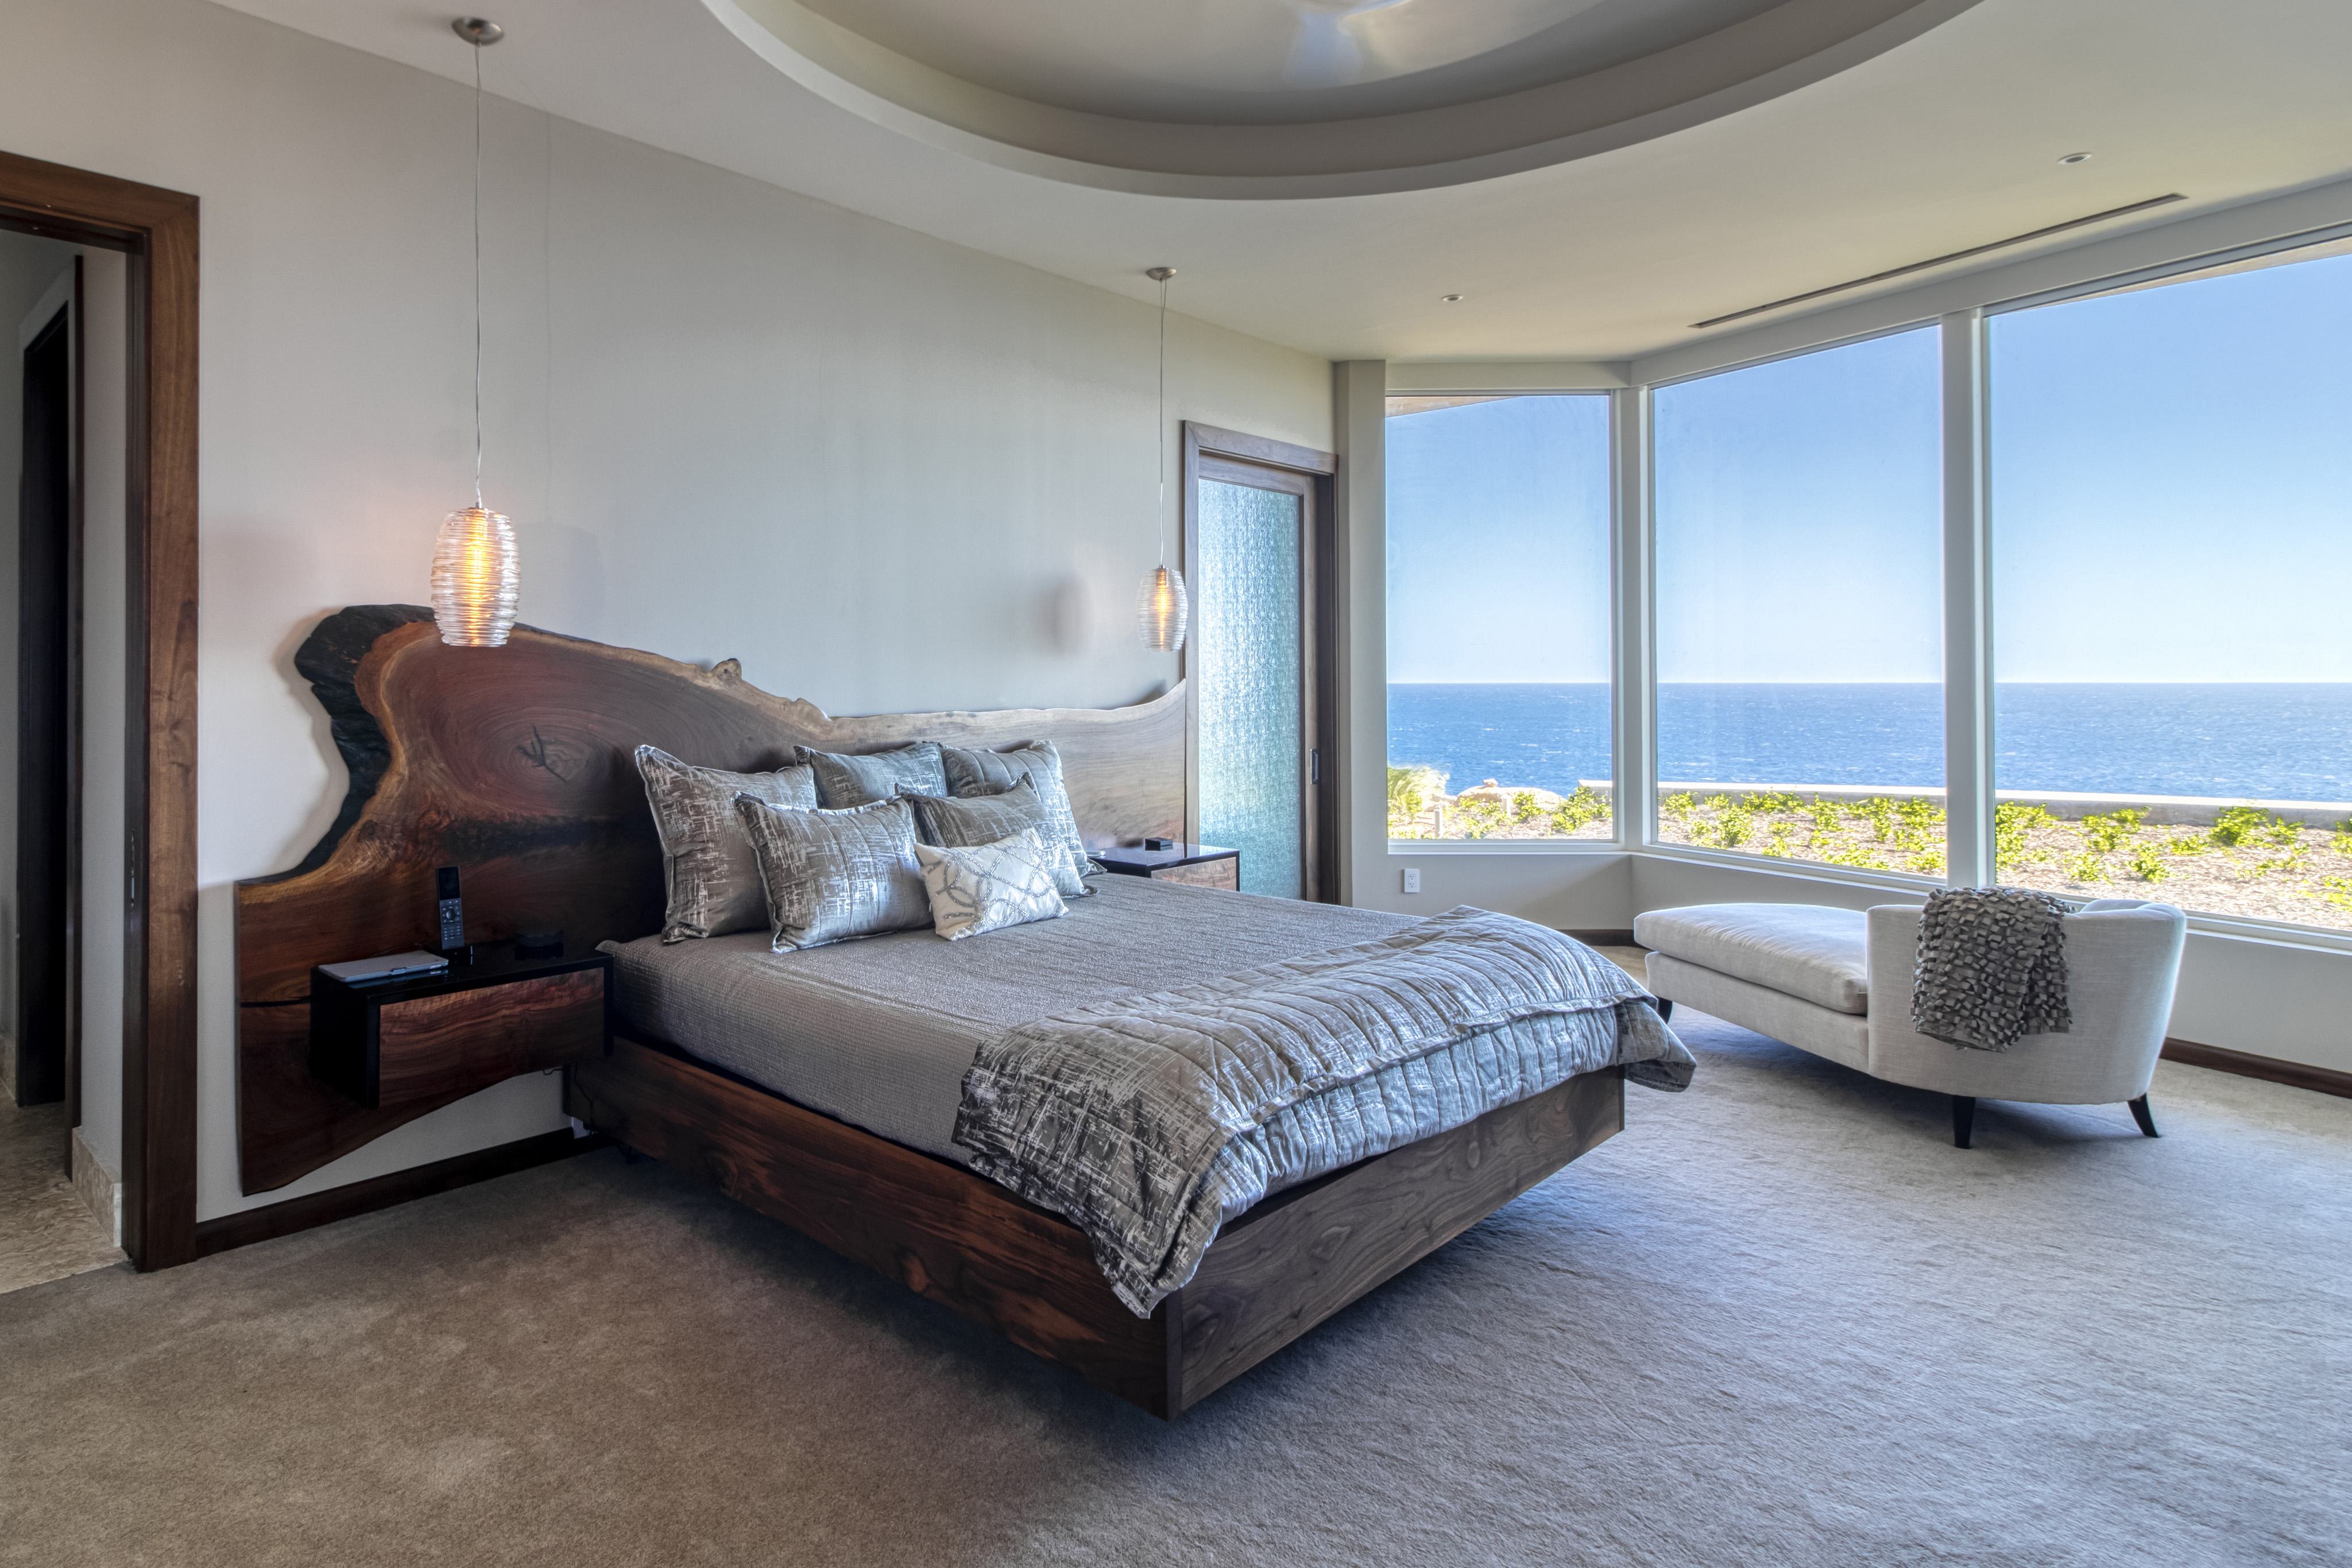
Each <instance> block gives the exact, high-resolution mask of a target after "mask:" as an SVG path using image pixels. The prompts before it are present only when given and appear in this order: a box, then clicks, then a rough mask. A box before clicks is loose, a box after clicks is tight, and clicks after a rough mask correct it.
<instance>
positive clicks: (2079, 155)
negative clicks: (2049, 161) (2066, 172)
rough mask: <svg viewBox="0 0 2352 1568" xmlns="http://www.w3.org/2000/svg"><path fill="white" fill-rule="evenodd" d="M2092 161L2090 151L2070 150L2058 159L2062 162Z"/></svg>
mask: <svg viewBox="0 0 2352 1568" xmlns="http://www.w3.org/2000/svg"><path fill="white" fill-rule="evenodd" d="M2090 161H2091V155H2090V154H2089V153H2088V152H2069V153H2067V154H2066V156H2064V157H2063V158H2061V159H2059V160H2058V162H2061V163H2087V162H2090Z"/></svg>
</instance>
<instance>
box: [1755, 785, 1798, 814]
mask: <svg viewBox="0 0 2352 1568" xmlns="http://www.w3.org/2000/svg"><path fill="white" fill-rule="evenodd" d="M1801 804H1802V802H1801V801H1800V800H1798V799H1797V797H1796V796H1794V795H1793V794H1790V792H1789V791H1787V790H1785V789H1782V790H1771V789H1766V790H1761V791H1759V792H1758V793H1756V794H1753V795H1750V796H1748V810H1751V811H1759V812H1765V813H1778V812H1781V811H1794V810H1798V809H1799V808H1800V806H1801Z"/></svg>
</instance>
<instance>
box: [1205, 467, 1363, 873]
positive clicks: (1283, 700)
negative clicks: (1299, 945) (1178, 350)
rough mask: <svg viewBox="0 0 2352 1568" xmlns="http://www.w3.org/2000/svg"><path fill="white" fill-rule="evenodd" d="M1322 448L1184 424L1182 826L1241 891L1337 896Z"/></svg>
mask: <svg viewBox="0 0 2352 1568" xmlns="http://www.w3.org/2000/svg"><path fill="white" fill-rule="evenodd" d="M1337 467H1338V463H1337V460H1336V459H1334V458H1333V457H1332V455H1330V454H1329V453H1326V452H1317V451H1315V450H1313V449H1312V448H1309V447H1303V446H1295V445H1291V444H1287V443H1285V442H1278V441H1270V440H1267V439H1265V438H1264V437H1260V436H1252V435H1245V434H1241V433H1240V432H1237V431H1229V430H1220V429H1218V428H1216V427H1215V426H1213V425H1204V424H1195V423H1191V422H1189V421H1188V422H1187V423H1185V426H1184V577H1185V580H1186V581H1187V582H1188V583H1189V584H1190V585H1191V592H1192V632H1191V634H1190V636H1189V637H1188V638H1187V640H1186V643H1185V649H1184V674H1185V679H1186V682H1187V685H1186V690H1187V692H1188V693H1189V694H1190V695H1189V699H1188V706H1189V708H1190V715H1191V727H1192V737H1191V739H1192V745H1191V747H1190V748H1189V749H1190V756H1191V759H1192V769H1191V770H1192V779H1191V780H1190V783H1191V789H1190V798H1191V807H1192V810H1191V815H1192V823H1191V824H1190V828H1191V833H1190V836H1191V837H1192V839H1193V840H1194V841H1197V842H1201V843H1204V844H1214V845H1217V846H1219V847H1221V848H1226V849H1237V850H1239V851H1240V852H1241V866H1240V871H1241V887H1242V891H1243V892H1244V893H1259V894H1269V895H1271V896H1274V897H1276V898H1298V899H1307V900H1313V901H1317V902H1321V903H1334V902H1337V900H1338V898H1339V843H1338V838H1337V835H1336V833H1335V832H1334V831H1332V828H1333V824H1334V823H1335V822H1336V821H1337V814H1338V802H1339V768H1338V758H1339V748H1338V747H1337V745H1336V744H1335V743H1334V731H1335V727H1336V724H1337V709H1336V707H1335V706H1334V695H1335V694H1334V690H1333V685H1332V671H1333V664H1334V658H1333V650H1332V645H1331V638H1332V634H1333V629H1334V626H1335V624H1336V613H1335V605H1334V601H1333V594H1334V591H1335V584H1336V577H1337V572H1336V560H1335V553H1336V552H1335V548H1334V536H1333V531H1332V517H1331V496H1330V490H1331V476H1332V475H1333V473H1334V472H1335V471H1336V470H1337Z"/></svg>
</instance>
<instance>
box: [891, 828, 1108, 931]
mask: <svg viewBox="0 0 2352 1568" xmlns="http://www.w3.org/2000/svg"><path fill="white" fill-rule="evenodd" d="M915 858H916V859H917V860H918V861H920V862H922V866H923V887H924V889H925V891H927V892H928V893H929V894H930V895H931V925H932V928H933V929H934V930H936V931H938V932H939V934H940V936H944V937H946V938H947V939H948V940H949V941H950V942H954V941H957V940H959V939H961V938H962V937H965V936H979V935H980V934H981V933H982V932H983V931H1000V930H1003V928H1004V927H1005V926H1007V925H1027V924H1029V922H1031V921H1033V920H1058V919H1060V918H1061V917H1062V916H1063V915H1067V914H1068V913H1069V912H1070V906H1069V905H1068V904H1064V903H1063V902H1062V895H1061V894H1060V892H1059V891H1058V890H1056V889H1055V885H1054V883H1055V876H1054V871H1055V865H1056V864H1057V863H1058V862H1060V861H1061V859H1062V855H1061V852H1060V850H1059V848H1058V847H1057V848H1055V849H1052V850H1049V849H1047V848H1046V847H1045V841H1044V840H1043V839H1041V838H1039V837H1038V836H1037V831H1036V830H1035V829H1034V828H1024V829H1023V830H1022V831H1020V832H1018V833H1015V834H1013V837H1011V838H1009V839H999V840H998V841H996V842H994V843H992V844H975V845H973V846H972V847H971V848H969V849H936V848H934V847H932V846H931V845H929V844H917V845H916V846H915Z"/></svg>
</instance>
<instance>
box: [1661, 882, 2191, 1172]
mask: <svg viewBox="0 0 2352 1568" xmlns="http://www.w3.org/2000/svg"><path fill="white" fill-rule="evenodd" d="M1919 914H1920V912H1919V909H1918V908H1917V906H1916V905H1912V904H1881V905H1879V906H1878V907H1876V908H1874V909H1871V910H1868V911H1863V910H1856V909H1832V908H1827V907H1825V906H1822V905H1819V904H1694V905H1691V906H1689V907H1687V908H1683V909H1657V910H1652V911H1651V912H1650V913H1649V914H1647V915H1641V916H1639V917H1637V918H1636V919H1635V920H1634V922H1633V938H1634V940H1635V941H1637V942H1639V943H1640V944H1641V945H1642V946H1644V947H1647V948H1649V949H1650V950H1651V952H1650V956H1649V961H1648V971H1649V974H1648V977H1649V986H1650V989H1651V990H1652V991H1653V992H1654V993H1655V994H1656V995H1657V996H1658V997H1659V998H1661V999H1662V1000H1664V1001H1666V1002H1668V1003H1676V1002H1679V1003H1682V1004H1685V1005H1686V1006H1689V1007H1692V1008H1696V1009H1698V1010H1699V1011H1700V1012H1704V1013H1710V1014H1712V1015H1714V1016H1715V1017H1717V1018H1719V1019H1725V1020H1726V1021H1727V1022H1730V1023H1736V1024H1738V1025H1740V1026H1742V1027H1743V1028H1747V1029H1752V1030H1755V1031H1756V1032H1757V1033H1759V1034H1763V1035H1769V1036H1770V1037H1771V1038H1773V1039H1774V1040H1785V1041H1787V1042H1788V1043H1789V1044H1790V1045H1793V1046H1797V1047H1799V1048H1801V1049H1802V1050H1805V1051H1811V1052H1812V1053H1813V1054H1814V1055H1816V1056H1822V1057H1826V1058H1828V1059H1829V1060H1830V1061H1835V1062H1840V1063H1843V1065H1845V1066H1847V1067H1852V1068H1854V1069H1856V1070H1858V1071H1863V1072H1867V1073H1869V1074H1870V1075H1871V1076H1872V1077H1874V1078H1883V1079H1885V1080H1886V1081H1887V1082H1890V1083H1902V1084H1906V1085H1908V1086H1910V1087H1912V1088H1915V1089H1927V1090H1930V1091H1933V1092H1937V1093H1939V1094H1948V1095H1950V1096H1951V1097H1952V1141H1953V1143H1955V1144H1956V1145H1958V1146H1959V1147H1961V1148H1964V1149H1965V1148H1967V1147H1968V1146H1969V1134H1970V1129H1971V1127H1972V1125H1973V1122H1974V1118H1975V1114H1976V1103H1977V1102H1978V1101H1979V1099H1985V1100H2019V1101H2025V1102H2029V1103H2035V1104H2045V1105H2098V1104H2110V1103H2116V1102H2118V1101H2121V1102H2125V1103H2128V1104H2129V1105H2130V1107H2131V1111H2132V1115H2133V1117H2134V1119H2135V1120H2137V1122H2138V1124H2139V1127H2140V1131H2141V1132H2143V1133H2145V1134H2147V1135H2148V1136H2149V1137H2151V1138H2152V1137H2154V1136H2156V1122H2155V1119H2154V1117H2153V1116H2152V1115H2151V1114H2150V1113H2149V1111H2148V1105H2147V1088H2148V1082H2149V1081H2150V1080H2151V1079H2152V1078H2153V1077H2154V1076H2155V1072H2156V1059H2157V1054H2158V1052H2159V1051H2162V1050H2163V1048H2164V1036H2165V1027H2166V1024H2167V1022H2168V1020H2169V1019H2170V1017H2171V1014H2172V990H2173V984H2174V981H2175V980H2176V979H2177V978H2178V977H2179V972H2180V950H2181V946H2182V944H2183V942H2184V941H2185V939H2186V937H2187V935H2188V921H2187V919H2186V917H2185V916H2183V915H2181V913H2180V911H2179V910H2178V909H2175V908H2173V907H2172V906H2171V905H2170V904H2148V903H2144V902H2141V901H2139V900H2137V899H2123V898H2107V899H2100V900H2098V901H2096V902H2095V903H2092V904H2085V905H2084V907H2083V909H2082V910H2081V912H2080V913H2077V914H2074V915H2068V916H2066V921H2065V932H2066V970H2067V986H2068V991H2069V1004H2070V1009H2071V1011H2072V1013H2073V1016H2074V1028H2073V1030H2072V1031H2071V1032H2069V1033H2066V1034H2036V1035H2028V1036H2026V1037H2025V1038H2024V1039H2023V1040H2019V1041H2018V1042H2017V1043H2016V1044H2015V1045H2013V1046H2011V1048H2010V1049H2009V1050H2007V1051H1969V1050H1963V1049H1962V1048H1960V1047H1958V1046H1954V1045H1948V1044H1946V1043H1945V1042H1944V1041H1942V1040H1930V1039H1928V1038H1927V1037H1926V1036H1924V1035H1921V1034H1918V1033H1916V1032H1915V1031H1914V1030H1912V1028H1911V979H1912V973H1913V968H1914V965H1915V963H1916V953H1917V950H1918V944H1919ZM1874 1000H1875V1003H1876V1005H1873V1004H1874Z"/></svg>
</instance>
